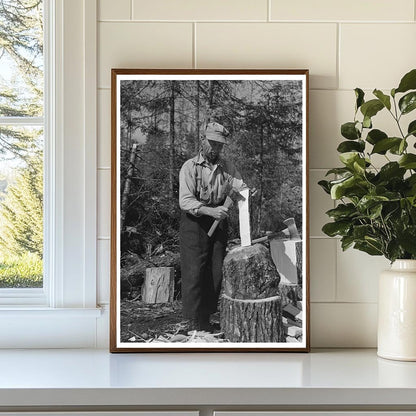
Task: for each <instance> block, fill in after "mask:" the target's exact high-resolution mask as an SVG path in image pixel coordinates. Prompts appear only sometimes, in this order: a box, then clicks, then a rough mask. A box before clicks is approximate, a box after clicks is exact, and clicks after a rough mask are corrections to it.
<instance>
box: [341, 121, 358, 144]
mask: <svg viewBox="0 0 416 416" xmlns="http://www.w3.org/2000/svg"><path fill="white" fill-rule="evenodd" d="M341 134H342V136H343V137H345V138H346V139H348V140H357V139H359V138H360V137H361V133H360V130H358V129H357V122H354V121H350V122H348V123H344V124H343V125H342V126H341Z"/></svg>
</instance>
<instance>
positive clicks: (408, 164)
mask: <svg viewBox="0 0 416 416" xmlns="http://www.w3.org/2000/svg"><path fill="white" fill-rule="evenodd" d="M399 165H400V167H402V168H405V169H416V155H414V154H412V153H408V154H406V155H403V156H402V157H401V158H400V159H399Z"/></svg>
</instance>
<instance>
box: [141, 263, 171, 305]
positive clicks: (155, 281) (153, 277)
mask: <svg viewBox="0 0 416 416" xmlns="http://www.w3.org/2000/svg"><path fill="white" fill-rule="evenodd" d="M173 290H174V268H173V267H150V268H148V269H146V277H145V280H144V283H143V287H142V299H143V302H145V303H168V302H172V301H173Z"/></svg>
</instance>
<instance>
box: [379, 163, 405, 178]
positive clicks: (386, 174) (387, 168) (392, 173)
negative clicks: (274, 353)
mask: <svg viewBox="0 0 416 416" xmlns="http://www.w3.org/2000/svg"><path fill="white" fill-rule="evenodd" d="M405 172H406V169H403V168H401V167H400V165H399V164H398V163H397V162H389V163H387V164H385V165H384V166H383V167H382V168H381V169H380V171H379V173H378V177H379V178H380V180H381V181H389V180H390V179H391V178H400V179H401V178H403V176H404V174H405Z"/></svg>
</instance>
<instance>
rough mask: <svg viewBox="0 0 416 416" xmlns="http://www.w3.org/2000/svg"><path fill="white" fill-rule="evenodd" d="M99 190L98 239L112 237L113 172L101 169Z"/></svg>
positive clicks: (99, 172)
mask: <svg viewBox="0 0 416 416" xmlns="http://www.w3.org/2000/svg"><path fill="white" fill-rule="evenodd" d="M97 188H98V212H97V221H98V227H97V230H98V231H97V232H98V237H100V238H109V237H110V220H111V218H110V212H111V171H110V169H99V170H98V174H97Z"/></svg>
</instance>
